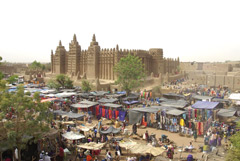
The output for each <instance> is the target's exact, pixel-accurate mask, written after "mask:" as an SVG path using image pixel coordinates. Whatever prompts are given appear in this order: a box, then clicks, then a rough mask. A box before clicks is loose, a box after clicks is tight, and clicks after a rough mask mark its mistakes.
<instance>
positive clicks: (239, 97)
mask: <svg viewBox="0 0 240 161" xmlns="http://www.w3.org/2000/svg"><path fill="white" fill-rule="evenodd" d="M228 99H231V100H240V93H232V94H231V95H230V96H229V97H228Z"/></svg>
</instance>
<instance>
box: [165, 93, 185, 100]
mask: <svg viewBox="0 0 240 161" xmlns="http://www.w3.org/2000/svg"><path fill="white" fill-rule="evenodd" d="M163 97H165V98H168V99H184V98H185V97H184V95H180V94H176V93H166V94H163Z"/></svg>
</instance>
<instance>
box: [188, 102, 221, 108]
mask: <svg viewBox="0 0 240 161" xmlns="http://www.w3.org/2000/svg"><path fill="white" fill-rule="evenodd" d="M218 104H219V102H207V101H198V102H196V103H195V104H193V105H192V108H195V109H207V110H213V109H215V108H216V107H217V106H218Z"/></svg>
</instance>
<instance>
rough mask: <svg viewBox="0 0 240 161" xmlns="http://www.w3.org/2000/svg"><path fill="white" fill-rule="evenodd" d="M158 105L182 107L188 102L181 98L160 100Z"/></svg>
mask: <svg viewBox="0 0 240 161" xmlns="http://www.w3.org/2000/svg"><path fill="white" fill-rule="evenodd" d="M160 105H161V106H165V107H174V108H184V107H186V106H187V105H188V102H187V101H185V100H182V99H179V100H166V101H164V102H161V103H160Z"/></svg>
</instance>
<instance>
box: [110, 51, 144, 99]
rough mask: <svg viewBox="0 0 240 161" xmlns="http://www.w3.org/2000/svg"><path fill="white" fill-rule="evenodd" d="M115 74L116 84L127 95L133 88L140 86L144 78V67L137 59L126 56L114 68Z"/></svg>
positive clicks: (129, 55)
mask: <svg viewBox="0 0 240 161" xmlns="http://www.w3.org/2000/svg"><path fill="white" fill-rule="evenodd" d="M114 71H115V72H116V73H117V80H116V83H117V84H119V85H120V86H121V87H122V88H123V89H124V90H125V91H126V92H127V94H129V93H130V92H131V90H132V89H133V88H136V87H138V86H140V84H141V83H142V82H143V79H144V78H145V72H144V65H143V64H142V60H141V59H140V58H139V57H136V56H133V55H131V54H128V56H126V57H123V58H121V59H120V61H119V62H118V63H117V64H116V66H115V67H114Z"/></svg>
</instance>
